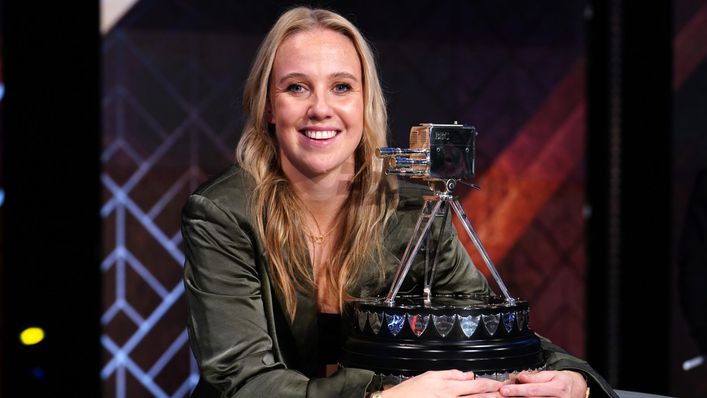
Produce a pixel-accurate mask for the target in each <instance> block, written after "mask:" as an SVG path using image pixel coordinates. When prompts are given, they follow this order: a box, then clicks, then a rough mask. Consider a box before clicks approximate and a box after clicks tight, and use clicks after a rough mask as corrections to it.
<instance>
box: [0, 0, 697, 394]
mask: <svg viewBox="0 0 707 398" xmlns="http://www.w3.org/2000/svg"><path fill="white" fill-rule="evenodd" d="M622 3H623V4H621V3H618V2H601V1H594V2H584V1H569V2H567V1H562V2H559V1H541V2H533V4H520V3H517V2H506V1H501V2H497V1H482V2H475V3H474V4H467V3H466V2H455V1H450V2H444V3H443V4H441V5H440V4H435V3H432V2H412V3H411V2H406V3H405V5H404V6H402V3H400V4H399V3H395V2H385V3H383V4H378V3H377V2H365V1H364V2H332V3H329V2H326V3H324V2H323V3H321V4H324V5H327V6H330V7H332V8H334V9H336V10H337V11H339V12H341V13H342V14H343V15H344V16H346V17H349V18H350V19H352V21H353V22H354V23H355V24H357V25H358V26H359V27H360V28H361V30H362V31H363V33H364V35H366V37H367V38H368V39H369V40H370V41H371V42H372V43H373V45H374V47H375V49H376V52H377V54H378V58H379V64H380V68H381V73H382V79H383V83H384V87H385V90H386V95H387V98H388V100H389V105H390V106H389V109H390V115H391V120H390V126H391V132H392V138H393V142H394V143H396V144H398V145H405V143H406V138H405V137H406V132H407V130H408V129H409V127H410V126H411V125H414V124H417V123H419V122H426V121H433V122H450V121H452V120H459V121H460V122H464V123H472V124H474V125H476V126H477V128H478V129H479V131H480V136H479V154H478V155H479V158H478V162H477V166H478V170H479V174H480V176H479V180H480V181H481V183H482V184H481V185H482V191H481V193H480V194H478V195H477V194H476V193H475V194H474V195H467V192H462V194H464V204H465V207H467V211H469V213H470V215H471V216H472V220H474V222H475V225H476V226H477V227H479V228H478V229H479V230H480V233H481V234H482V240H484V242H485V243H486V244H487V246H488V247H489V251H490V252H491V253H492V258H494V260H495V261H496V262H497V264H498V265H499V268H500V269H501V273H502V275H503V277H504V280H505V281H506V282H507V283H508V284H509V288H510V289H511V292H513V293H515V294H517V295H519V296H521V297H524V298H528V299H529V300H530V302H531V305H532V306H533V308H534V311H533V324H532V326H533V328H534V329H535V330H536V331H538V332H539V333H541V334H543V335H546V336H548V337H550V338H552V339H553V341H555V342H556V343H559V344H560V345H562V346H563V347H565V348H567V349H568V350H569V351H570V352H572V353H573V354H575V355H578V356H580V357H583V358H586V359H588V360H589V362H590V363H591V364H592V365H593V366H594V367H595V368H596V369H597V370H598V371H599V372H600V373H602V374H603V375H604V376H605V377H607V379H608V380H609V381H610V382H611V383H612V384H613V385H614V386H615V387H617V388H621V389H627V390H638V391H645V392H651V393H659V394H670V395H675V396H681V397H690V396H694V397H698V396H705V394H706V393H707V389H706V387H705V385H704V380H707V377H706V376H707V373H705V372H707V370H706V369H705V367H704V366H703V367H702V368H700V369H696V370H693V371H691V372H689V373H685V372H683V371H682V370H680V368H679V365H680V363H681V362H682V361H683V360H684V359H687V358H688V357H691V356H693V355H696V354H697V349H696V347H695V345H694V342H693V341H692V340H691V338H690V337H689V335H688V331H687V326H686V323H685V320H684V319H683V318H682V315H681V312H680V308H679V307H678V306H677V294H678V292H677V290H676V289H675V287H674V286H675V284H674V281H673V280H674V278H675V276H676V275H675V274H676V267H675V260H674V258H675V250H676V249H675V248H676V246H677V245H676V241H677V239H678V238H679V236H680V233H681V230H682V224H683V221H684V214H685V206H686V203H687V196H688V194H689V192H690V190H691V188H692V182H693V179H694V176H695V175H696V173H697V170H698V169H700V168H703V167H705V166H707V164H705V163H707V143H706V140H707V138H705V137H707V135H706V134H705V130H706V129H707V127H706V126H707V121H706V120H705V114H704V112H703V110H702V109H703V108H704V104H705V103H707V102H705V99H706V98H705V97H706V96H707V94H706V92H707V90H706V85H705V82H707V80H706V78H705V76H707V66H706V65H707V62H705V61H704V54H705V53H704V51H703V50H702V47H701V46H700V43H699V42H700V40H696V39H695V37H697V38H699V37H704V36H700V35H699V33H700V32H704V31H705V30H704V28H701V26H704V24H705V23H707V22H705V21H706V20H707V19H706V18H705V17H704V15H705V14H707V11H706V10H705V8H706V6H705V2H704V1H688V0H682V1H678V2H674V3H670V2H667V1H659V2H653V3H651V6H650V8H649V7H647V6H646V5H641V4H637V3H635V2H633V3H631V4H629V2H622ZM321 4H320V5H321ZM315 5H316V4H315ZM2 7H3V9H2V17H3V18H2V28H3V35H2V38H1V39H2V46H3V54H2V79H3V81H4V82H5V85H6V92H5V93H6V94H5V97H4V98H3V99H2V102H1V105H0V107H1V108H2V109H0V112H1V113H2V115H1V116H0V117H2V121H3V126H2V136H1V137H0V138H1V139H0V146H1V148H2V150H3V152H2V168H0V171H2V176H0V182H2V186H3V188H4V191H5V193H6V197H5V202H4V203H3V205H2V207H0V220H1V221H2V230H1V231H0V236H1V237H2V242H1V243H0V245H1V246H0V247H1V248H2V260H0V261H1V262H0V283H1V286H2V287H1V289H2V290H1V293H2V299H1V302H0V303H1V304H2V314H1V315H2V318H1V322H2V323H1V324H0V331H1V333H2V345H1V346H0V350H1V351H0V361H1V362H2V373H1V374H0V393H1V394H2V396H40V395H46V394H48V393H52V394H55V395H56V394H59V395H68V394H71V395H75V396H100V395H104V396H118V397H122V396H129V397H138V396H171V395H174V396H184V394H186V392H187V391H188V390H189V388H190V386H192V385H193V383H194V378H193V376H190V375H193V372H194V370H195V369H194V366H193V361H191V360H190V359H189V355H190V354H189V352H188V349H187V347H186V335H185V333H184V328H183V317H184V314H183V310H184V307H183V301H182V300H183V298H182V295H181V290H180V286H181V285H180V282H179V278H180V265H181V257H180V253H181V249H180V244H181V240H180V237H179V234H178V213H179V210H180V208H181V203H182V202H183V198H184V197H185V195H186V194H187V193H188V192H190V191H191V190H192V189H193V188H194V186H195V185H196V184H198V183H199V182H200V181H203V179H204V178H206V176H208V175H210V174H213V173H215V172H216V171H217V170H219V169H220V168H221V167H223V166H224V165H226V164H227V163H228V162H229V161H230V158H231V150H232V147H233V146H234V145H235V143H236V142H237V138H238V132H239V127H240V123H241V120H240V113H239V112H240V108H239V101H240V92H241V90H242V83H243V80H244V79H245V76H246V74H247V70H248V67H249V65H250V61H251V59H252V56H253V54H254V51H255V48H256V46H257V45H258V44H259V42H260V40H261V39H262V36H263V34H264V33H265V32H266V31H267V29H268V28H269V26H270V25H271V24H272V22H273V21H274V20H275V19H276V18H277V16H278V15H279V14H280V13H281V12H282V11H283V10H284V9H286V8H287V7H288V5H283V4H281V3H279V2H259V3H257V5H256V4H255V3H253V4H249V5H242V4H235V3H234V4H231V3H230V2H205V3H199V4H198V6H197V4H196V3H192V2H186V1H175V2H167V1H158V0H143V1H141V2H139V3H138V4H137V5H136V6H135V7H133V9H132V10H131V11H130V12H129V13H128V14H127V15H126V16H125V17H124V18H123V19H122V20H121V21H120V22H119V24H118V25H117V26H115V27H114V28H113V29H112V30H111V31H110V32H108V33H107V34H106V35H104V36H103V37H102V39H101V37H100V34H99V30H98V18H97V15H98V5H97V4H94V5H92V6H90V7H87V6H86V5H85V4H82V5H81V6H78V5H76V6H74V5H70V4H68V3H67V4H61V5H58V4H55V5H43V6H42V7H37V6H35V5H32V4H28V3H26V4H24V5H21V4H19V3H18V2H13V4H9V2H7V1H4V2H3V3H2ZM372 10H375V12H373V11H372ZM69 25H70V28H71V29H69ZM700 29H702V30H700ZM695 32H697V33H695ZM691 38H692V39H691ZM691 40H692V41H691ZM696 42H697V44H695V43H696ZM701 42H704V39H703V40H701ZM686 43H687V44H686ZM701 51H702V52H701ZM700 54H702V55H701V56H700ZM548 162H551V163H548ZM539 174H541V175H539ZM516 197H520V198H521V199H517V200H515V199H513V198H516ZM469 206H470V207H469ZM496 209H504V211H496ZM511 216H513V217H511ZM498 225H500V226H501V227H496V226H498ZM498 236H500V237H501V239H499V238H497V237H498ZM706 283H707V281H706ZM30 325H40V326H42V327H44V328H45V330H46V331H47V338H46V340H45V341H44V342H43V343H42V344H39V345H37V346H32V347H24V346H21V345H20V344H19V342H18V338H17V336H18V334H19V331H21V330H22V329H24V328H25V327H27V326H30ZM639 336H642V337H647V338H648V340H649V343H648V344H645V343H643V340H644V339H643V338H638V337H639Z"/></svg>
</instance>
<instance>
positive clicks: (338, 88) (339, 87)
mask: <svg viewBox="0 0 707 398" xmlns="http://www.w3.org/2000/svg"><path fill="white" fill-rule="evenodd" d="M349 91H351V85H350V84H348V83H337V84H335V85H334V92H335V93H346V92H349Z"/></svg>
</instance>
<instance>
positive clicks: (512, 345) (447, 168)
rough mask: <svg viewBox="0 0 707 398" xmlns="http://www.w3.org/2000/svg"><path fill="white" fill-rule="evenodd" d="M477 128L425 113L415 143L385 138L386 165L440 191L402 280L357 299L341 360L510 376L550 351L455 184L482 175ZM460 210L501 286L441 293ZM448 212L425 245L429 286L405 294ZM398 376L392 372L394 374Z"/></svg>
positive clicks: (387, 369)
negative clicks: (452, 222)
mask: <svg viewBox="0 0 707 398" xmlns="http://www.w3.org/2000/svg"><path fill="white" fill-rule="evenodd" d="M476 136H477V132H476V129H475V128H474V127H472V126H465V125H460V124H457V123H456V122H454V124H433V123H423V124H420V125H419V126H414V127H412V129H411V131H410V147H409V148H378V150H377V155H378V156H379V157H382V158H383V159H384V160H385V163H386V170H385V172H386V174H395V175H401V176H406V177H409V178H413V179H420V180H422V181H424V182H426V183H427V184H428V186H429V187H430V190H431V191H432V195H429V196H425V197H424V200H425V202H424V205H423V206H422V209H421V211H420V214H419V216H418V218H417V222H416V224H415V227H414V230H413V232H412V234H411V236H410V240H409V241H408V244H407V247H406V249H405V252H404V254H403V256H402V258H401V260H400V263H399V265H398V267H397V270H396V273H395V277H394V279H393V283H392V285H391V287H390V290H389V291H388V293H387V295H386V296H385V297H370V298H362V299H357V300H352V301H350V302H348V303H347V304H346V307H345V310H344V314H343V320H344V328H345V330H346V332H347V339H346V341H345V343H344V346H343V348H342V357H341V360H340V365H341V366H344V367H356V368H363V369H369V370H372V371H374V372H376V373H377V374H379V375H381V376H383V377H384V378H386V379H387V380H388V382H392V383H396V382H399V381H401V380H403V379H405V378H407V377H412V376H415V375H418V374H421V373H424V372H426V371H428V370H446V369H459V370H463V371H473V372H474V373H475V374H476V376H477V377H487V378H492V379H495V380H501V381H503V380H506V379H508V378H509V377H512V375H513V374H515V373H518V372H520V371H524V370H539V369H543V368H544V366H545V361H544V357H543V353H542V349H541V347H540V341H539V339H538V337H537V336H536V335H535V333H533V331H532V330H530V329H529V327H528V321H529V307H528V303H527V302H526V301H523V300H520V299H518V298H514V297H512V296H511V295H510V294H509V292H508V289H507V288H506V285H505V284H504V283H503V280H502V279H501V276H500V275H499V273H498V271H497V270H496V267H495V266H494V265H493V262H492V261H491V259H490V258H489V256H488V253H487V252H486V250H485V249H484V246H483V244H482V243H481V240H480V239H479V236H478V235H477V233H476V231H475V230H474V227H473V226H472V224H471V221H470V220H469V218H468V217H467V215H466V213H465V212H464V209H463V208H462V206H461V204H460V203H459V200H458V199H457V197H455V196H454V194H453V192H454V189H455V187H456V186H457V184H458V183H464V184H468V185H470V186H472V187H474V188H476V189H478V187H477V186H476V185H474V184H471V183H469V182H467V181H465V180H466V179H469V178H472V177H473V176H474V172H475V170H474V160H475V143H476ZM450 207H451V209H452V211H453V212H454V213H455V214H456V215H457V217H458V218H459V220H460V221H461V224H462V225H463V227H464V230H465V231H466V233H467V234H468V235H469V238H470V239H471V241H472V243H473V245H474V247H475V249H476V250H477V251H478V253H479V254H480V256H481V258H482V259H483V261H484V264H485V265H486V267H487V268H488V270H489V272H490V274H491V275H492V277H493V279H494V280H495V282H496V284H497V285H498V287H499V289H500V290H501V292H502V296H498V295H468V294H435V292H433V291H432V287H433V283H434V279H435V269H436V267H437V260H438V257H439V250H440V248H441V245H440V242H441V241H442V239H441V237H442V236H443V233H444V229H445V225H446V224H447V217H448V214H449V211H450ZM437 219H441V226H440V227H439V230H438V239H437V250H435V251H434V252H433V253H434V255H433V256H432V257H433V258H432V259H430V252H431V250H426V251H425V263H424V264H425V268H424V285H423V290H422V294H421V295H398V293H399V290H400V287H401V285H402V284H403V281H404V280H405V277H406V275H407V274H408V272H409V271H410V268H411V266H412V264H413V262H414V260H415V257H416V256H417V254H418V252H419V251H420V249H421V248H422V247H423V245H428V246H429V245H430V244H431V242H432V240H431V239H429V236H428V235H429V234H430V231H431V230H432V229H433V228H432V226H433V224H434V222H435V220H437ZM391 378H392V379H391Z"/></svg>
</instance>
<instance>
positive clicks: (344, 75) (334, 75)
mask: <svg viewBox="0 0 707 398" xmlns="http://www.w3.org/2000/svg"><path fill="white" fill-rule="evenodd" d="M306 77H307V75H305V74H304V73H299V72H293V73H288V74H286V75H285V76H283V77H282V78H281V79H280V83H282V82H284V81H285V80H287V79H303V78H306ZM329 78H335V79H351V80H353V81H355V82H358V79H357V78H356V76H354V75H352V74H351V73H349V72H336V73H332V74H331V75H329Z"/></svg>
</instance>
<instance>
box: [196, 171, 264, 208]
mask: <svg viewBox="0 0 707 398" xmlns="http://www.w3.org/2000/svg"><path fill="white" fill-rule="evenodd" d="M254 187H255V182H254V181H253V179H252V177H251V176H250V175H249V174H248V173H247V172H245V171H244V170H243V169H241V168H240V167H238V166H236V165H233V166H231V167H229V168H228V169H226V170H224V171H222V172H221V173H219V174H217V175H214V176H212V177H211V178H209V179H208V180H207V181H206V182H204V183H202V184H201V185H200V186H199V187H198V188H197V189H196V190H195V191H194V192H193V193H192V194H191V195H190V196H189V199H188V200H187V203H186V205H185V206H184V209H183V213H184V215H185V216H187V217H189V216H193V215H196V213H200V212H202V211H205V210H207V209H211V211H210V212H213V211H218V212H219V213H224V214H225V215H227V217H228V218H231V219H240V220H241V221H242V220H248V219H249V214H250V206H249V201H250V195H251V194H252V192H253V189H254Z"/></svg>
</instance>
